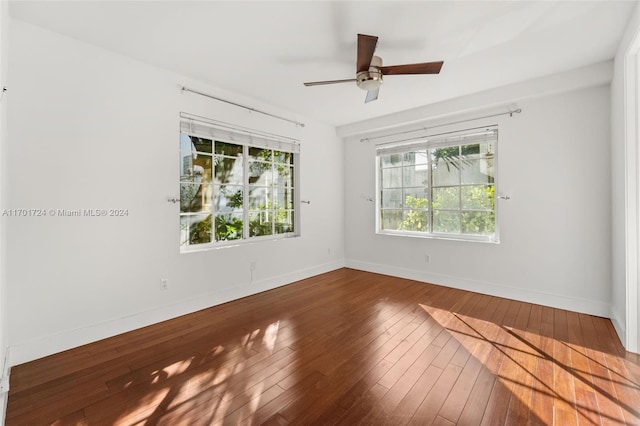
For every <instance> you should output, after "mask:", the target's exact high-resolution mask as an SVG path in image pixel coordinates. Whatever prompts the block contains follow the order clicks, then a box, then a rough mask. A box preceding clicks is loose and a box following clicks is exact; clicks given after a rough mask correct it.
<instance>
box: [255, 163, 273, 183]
mask: <svg viewBox="0 0 640 426" xmlns="http://www.w3.org/2000/svg"><path fill="white" fill-rule="evenodd" d="M272 181H273V171H272V168H271V163H261V162H254V161H252V162H250V163H249V184H250V185H263V186H268V185H271V183H272Z"/></svg>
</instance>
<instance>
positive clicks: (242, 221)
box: [180, 122, 298, 251]
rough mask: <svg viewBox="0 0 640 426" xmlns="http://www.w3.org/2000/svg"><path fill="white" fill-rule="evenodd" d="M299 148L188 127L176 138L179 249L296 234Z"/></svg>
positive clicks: (207, 128)
mask: <svg viewBox="0 0 640 426" xmlns="http://www.w3.org/2000/svg"><path fill="white" fill-rule="evenodd" d="M297 156H298V144H295V143H292V142H289V141H279V140H271V139H268V138H263V137H257V136H255V135H251V134H243V133H236V132H230V131H225V130H221V129H217V128H213V127H209V126H204V125H199V124H198V125H195V124H193V123H191V122H183V123H182V124H181V134H180V249H181V251H191V250H199V249H204V248H209V247H217V246H221V245H230V244H238V243H240V242H246V241H248V240H252V241H255V240H260V239H274V238H282V237H289V236H295V235H297V230H298V226H297V225H296V219H297V218H296V214H295V212H296V207H295V206H296V204H297V202H296V200H297V187H296V185H295V182H296V181H297V179H295V176H296V172H297V169H296V166H297Z"/></svg>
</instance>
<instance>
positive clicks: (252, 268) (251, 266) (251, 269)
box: [249, 260, 256, 271]
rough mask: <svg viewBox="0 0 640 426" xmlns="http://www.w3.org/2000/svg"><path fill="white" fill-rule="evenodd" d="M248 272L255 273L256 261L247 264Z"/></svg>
mask: <svg viewBox="0 0 640 426" xmlns="http://www.w3.org/2000/svg"><path fill="white" fill-rule="evenodd" d="M249 270H250V271H255V270H256V261H255V260H254V261H251V262H249Z"/></svg>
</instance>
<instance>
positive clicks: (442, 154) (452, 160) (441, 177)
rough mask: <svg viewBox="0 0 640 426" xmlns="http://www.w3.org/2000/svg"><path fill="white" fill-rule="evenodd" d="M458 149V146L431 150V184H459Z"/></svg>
mask: <svg viewBox="0 0 640 426" xmlns="http://www.w3.org/2000/svg"><path fill="white" fill-rule="evenodd" d="M459 150H460V147H458V146H453V147H446V148H434V149H432V150H431V159H432V162H433V165H432V175H431V179H432V185H433V186H446V185H459V184H460V159H459V154H458V153H459Z"/></svg>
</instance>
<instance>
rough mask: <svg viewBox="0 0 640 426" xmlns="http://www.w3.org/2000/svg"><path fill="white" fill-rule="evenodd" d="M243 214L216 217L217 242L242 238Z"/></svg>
mask: <svg viewBox="0 0 640 426" xmlns="http://www.w3.org/2000/svg"><path fill="white" fill-rule="evenodd" d="M242 226H243V224H242V214H220V215H216V241H227V240H238V239H240V238H242V233H243V229H242Z"/></svg>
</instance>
